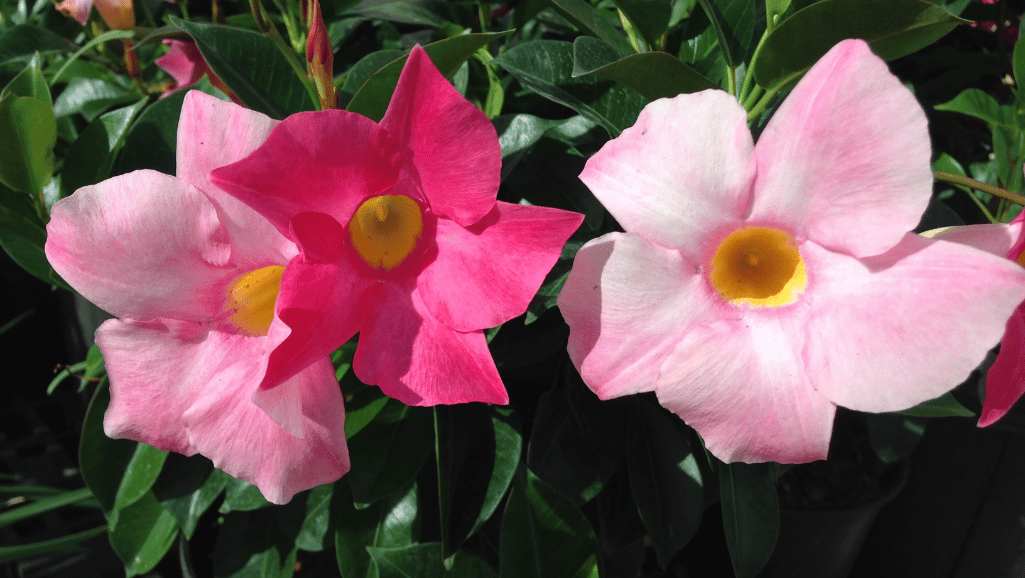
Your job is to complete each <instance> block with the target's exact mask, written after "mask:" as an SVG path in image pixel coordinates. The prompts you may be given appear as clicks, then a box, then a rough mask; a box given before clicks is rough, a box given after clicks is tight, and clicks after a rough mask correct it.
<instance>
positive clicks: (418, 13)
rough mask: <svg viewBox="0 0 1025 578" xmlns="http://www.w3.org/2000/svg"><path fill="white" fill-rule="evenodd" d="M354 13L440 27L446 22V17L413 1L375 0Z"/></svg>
mask: <svg viewBox="0 0 1025 578" xmlns="http://www.w3.org/2000/svg"><path fill="white" fill-rule="evenodd" d="M352 14H359V15H361V16H365V17H367V18H373V19H377V20H386V21H388V22H399V23H402V24H413V25H417V26H430V27H432V28H438V27H441V26H443V25H444V24H445V19H444V18H442V17H441V16H438V15H437V14H435V13H433V12H431V11H430V10H428V9H427V8H425V7H424V6H422V5H420V4H419V3H413V2H375V3H374V5H369V6H366V7H363V8H358V9H356V10H353V11H352Z"/></svg>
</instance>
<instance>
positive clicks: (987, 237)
mask: <svg viewBox="0 0 1025 578" xmlns="http://www.w3.org/2000/svg"><path fill="white" fill-rule="evenodd" d="M924 235H925V236H927V237H929V238H931V239H942V240H944V241H949V242H952V243H960V244H962V245H968V246H969V247H975V248H976V249H981V250H983V251H985V252H987V253H991V254H993V255H1000V256H1007V257H1010V258H1011V259H1014V258H1016V256H1015V257H1012V256H1011V255H1010V254H1009V253H1010V251H1011V248H1012V247H1014V245H1015V243H1016V240H1017V239H1018V237H1019V236H1020V235H1021V223H1020V222H1018V223H1012V224H1010V225H1006V224H1003V223H996V224H992V225H962V226H957V227H947V228H945V229H940V230H938V231H936V233H935V234H933V235H931V236H930V235H929V234H928V233H924Z"/></svg>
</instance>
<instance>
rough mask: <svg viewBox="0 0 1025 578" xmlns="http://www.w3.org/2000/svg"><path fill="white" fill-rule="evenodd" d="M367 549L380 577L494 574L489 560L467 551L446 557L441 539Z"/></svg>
mask: <svg viewBox="0 0 1025 578" xmlns="http://www.w3.org/2000/svg"><path fill="white" fill-rule="evenodd" d="M367 550H368V551H369V552H370V555H371V556H372V557H373V559H374V562H375V563H376V564H377V567H378V569H379V572H380V574H379V575H380V578H446V577H447V578H495V571H494V570H492V569H491V567H490V566H488V565H487V563H485V562H484V561H483V560H481V559H480V558H478V557H477V556H474V555H472V554H469V553H467V552H456V553H455V554H454V555H453V556H452V557H451V558H450V559H448V560H447V561H446V560H445V557H444V555H443V554H442V546H441V544H440V543H438V542H428V543H425V544H415V545H412V546H405V547H402V548H378V547H370V548H367Z"/></svg>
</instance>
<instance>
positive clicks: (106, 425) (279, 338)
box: [46, 91, 349, 503]
mask: <svg viewBox="0 0 1025 578" xmlns="http://www.w3.org/2000/svg"><path fill="white" fill-rule="evenodd" d="M276 124H277V121H273V120H271V119H269V118H267V117H266V116H264V115H262V114H259V113H257V112H253V111H251V110H247V109H244V108H242V107H239V106H237V105H234V104H232V103H228V102H223V101H221V100H218V99H217V98H214V97H212V96H209V95H206V94H203V93H201V92H199V91H192V92H190V93H189V94H188V95H186V97H185V103H184V106H183V108H182V114H181V120H180V121H179V124H178V151H177V172H178V176H177V177H172V176H168V175H165V174H162V173H158V172H155V171H149V170H143V171H136V172H133V173H129V174H126V175H121V176H117V177H113V178H111V179H108V180H106V181H103V182H101V183H99V184H96V185H93V186H88V187H83V188H81V189H79V190H78V191H76V192H75V194H73V195H71V196H70V197H68V198H66V199H63V200H61V201H58V202H57V203H56V204H55V205H54V207H53V212H52V218H51V220H50V223H49V225H48V226H47V241H46V255H47V258H48V259H49V260H50V263H51V264H52V265H53V267H54V269H55V270H56V271H58V272H59V274H60V275H61V276H62V277H63V278H64V279H65V280H66V281H67V282H68V283H69V284H70V285H71V286H72V287H74V288H75V289H76V290H78V291H79V292H80V293H81V294H82V295H83V296H85V297H86V298H87V299H89V300H90V301H92V302H93V303H96V304H97V305H99V306H100V307H101V308H103V309H104V310H106V311H108V312H110V313H112V314H113V315H115V316H117V317H118V319H112V320H109V321H106V322H104V323H103V325H101V326H100V328H99V329H98V330H97V331H96V342H97V344H98V345H99V347H100V351H101V352H102V353H103V356H104V359H105V360H106V367H107V372H108V374H109V376H110V394H111V401H110V406H109V408H108V409H107V412H106V414H105V415H104V420H103V429H104V431H105V432H106V433H107V435H109V436H110V437H113V438H130V439H135V440H139V441H142V442H145V443H148V444H151V445H153V446H155V447H157V448H160V449H163V450H170V451H175V452H179V453H182V454H185V455H192V454H196V453H200V454H203V455H204V456H206V457H208V458H210V459H211V460H213V463H214V465H215V466H217V467H218V468H220V469H222V470H224V471H225V472H227V473H229V474H231V475H233V476H235V477H239V478H242V479H245V480H247V481H249V482H252V483H253V484H255V485H256V486H258V487H259V488H260V491H261V492H263V495H264V496H265V497H266V498H267V499H268V500H270V501H272V502H275V503H284V502H287V501H288V500H289V499H291V497H292V495H293V494H295V493H296V492H299V491H302V490H305V489H308V488H312V487H314V486H317V485H319V484H323V483H327V482H332V481H334V480H337V479H338V478H339V477H341V476H342V474H344V473H345V472H346V471H347V470H348V469H349V456H348V451H347V449H346V443H345V434H344V427H343V426H344V411H345V410H344V405H343V403H342V396H341V391H340V389H339V386H338V382H337V381H336V380H335V376H334V369H333V367H332V365H331V362H330V360H329V359H328V358H327V357H325V356H324V355H321V356H318V357H310V358H309V359H308V360H304V361H303V362H302V363H301V364H298V363H293V364H290V365H288V366H287V367H278V374H277V377H276V378H275V380H276V381H275V384H276V385H277V387H275V388H274V389H271V390H261V389H259V385H260V383H262V382H263V381H264V375H265V372H266V369H267V362H268V359H269V356H270V354H271V351H273V350H274V348H275V347H277V346H278V345H279V344H280V343H282V342H283V341H284V340H285V339H286V338H287V336H288V334H289V332H290V330H289V328H288V327H287V326H286V325H284V324H283V323H282V322H281V319H280V318H279V316H278V314H277V312H276V311H275V306H274V303H275V296H276V294H277V291H278V279H279V278H280V276H281V274H282V273H283V270H284V266H285V265H286V264H287V263H288V261H289V259H290V258H292V257H293V256H294V255H295V254H296V252H297V250H296V247H295V245H294V244H293V243H292V242H290V241H288V240H287V239H285V238H284V237H282V236H281V235H280V234H279V233H278V232H277V231H276V230H275V229H274V227H273V226H271V224H270V223H268V222H267V221H266V220H265V219H264V218H262V217H260V216H259V215H258V214H257V213H256V212H254V211H253V210H252V209H249V208H248V207H246V206H244V205H242V204H241V203H239V202H238V201H237V200H235V199H234V198H233V197H231V196H229V195H227V194H225V193H224V192H223V191H221V190H219V189H218V188H217V187H215V186H214V185H212V184H211V183H210V181H209V180H208V177H207V175H208V174H209V172H210V170H211V169H212V168H214V167H217V166H221V165H223V164H226V163H229V162H233V161H236V160H238V159H240V158H243V157H245V156H246V155H247V154H249V153H250V152H251V151H252V150H253V149H255V148H256V147H257V146H258V145H259V144H260V143H261V142H263V140H264V139H265V138H266V137H267V135H268V134H269V133H270V132H271V129H272V128H273V127H274V126H275V125H276Z"/></svg>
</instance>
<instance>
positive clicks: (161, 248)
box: [46, 170, 237, 321]
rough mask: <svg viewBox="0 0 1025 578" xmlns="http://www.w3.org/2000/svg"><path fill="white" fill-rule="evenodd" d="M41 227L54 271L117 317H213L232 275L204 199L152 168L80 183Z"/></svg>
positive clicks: (218, 230)
mask: <svg viewBox="0 0 1025 578" xmlns="http://www.w3.org/2000/svg"><path fill="white" fill-rule="evenodd" d="M46 230H47V239H46V257H47V259H49V261H50V264H51V265H53V268H54V270H56V271H57V273H58V274H59V275H60V276H61V277H63V278H64V279H65V280H66V281H67V282H68V283H69V284H70V285H71V286H72V287H74V288H75V289H76V290H77V291H78V292H79V293H81V294H82V295H83V296H84V297H85V298H86V299H88V300H90V301H92V302H93V303H95V304H96V305H98V306H99V307H100V308H102V309H104V310H106V311H108V312H109V313H112V314H114V315H115V316H117V317H130V318H133V319H139V320H146V319H154V318H157V317H166V318H173V319H183V320H187V321H189V320H191V321H198V320H202V319H210V318H212V317H217V316H219V315H220V314H221V312H222V309H223V307H224V300H225V298H226V296H227V293H226V291H227V285H228V283H230V281H231V279H232V278H233V277H234V276H235V275H237V272H235V271H234V269H233V268H231V267H229V266H228V265H227V261H228V258H229V256H230V253H231V247H230V246H229V245H228V244H227V242H226V241H227V238H226V237H227V235H225V231H224V229H223V227H221V225H220V223H219V222H218V219H217V212H216V211H215V210H214V207H213V205H211V204H210V201H209V200H208V199H207V198H206V197H205V196H204V195H203V194H202V193H201V192H200V191H198V190H197V189H196V188H194V187H192V186H191V185H189V184H187V183H186V182H184V181H182V180H180V179H176V178H174V177H171V176H168V175H164V174H161V173H158V172H155V171H149V170H144V171H135V172H133V173H129V174H126V175H120V176H117V177H113V178H110V179H107V180H105V181H103V182H101V183H99V184H96V185H92V186H88V187H82V188H81V189H79V190H78V191H76V192H75V194H73V195H71V196H70V197H67V198H65V199H61V200H60V201H58V202H57V203H56V204H55V205H54V206H53V211H52V213H51V218H50V223H49V224H48V225H47V227H46Z"/></svg>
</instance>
